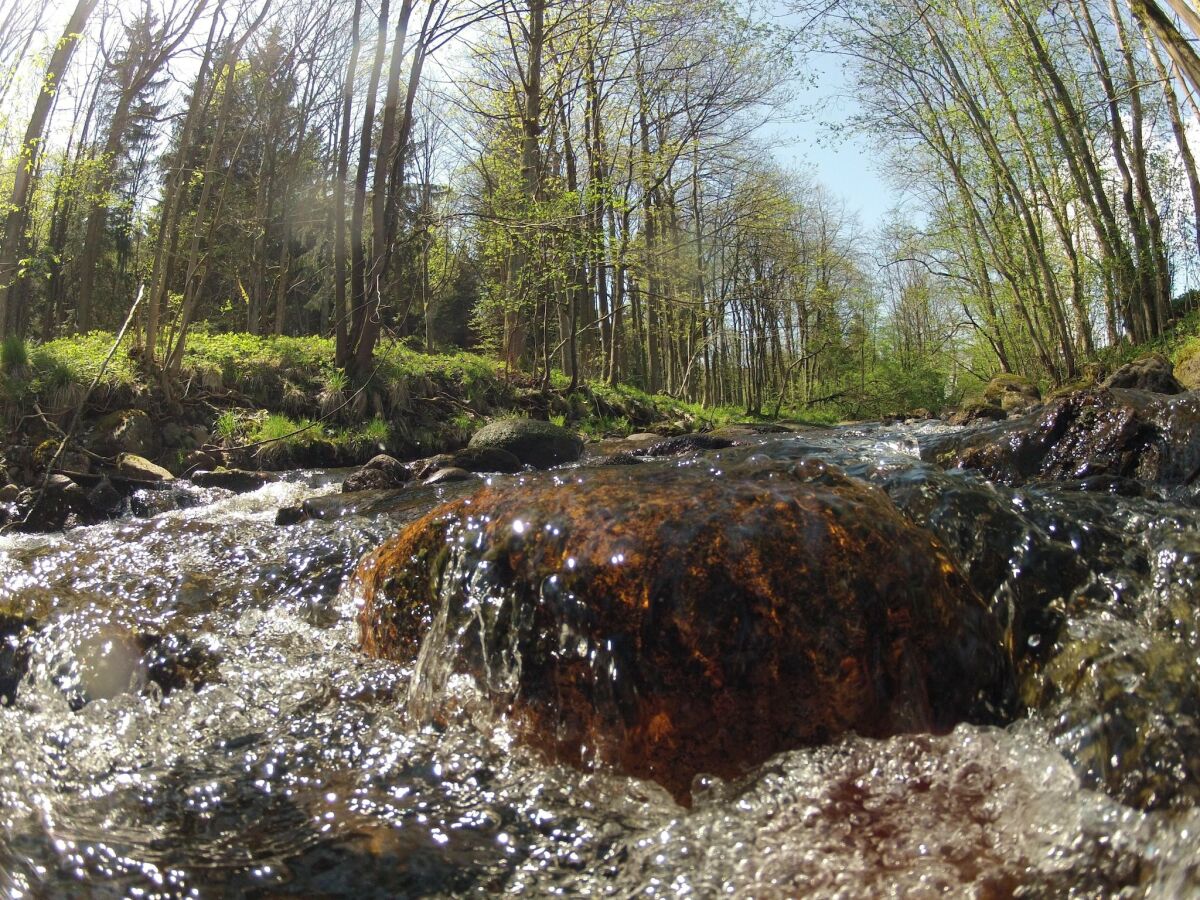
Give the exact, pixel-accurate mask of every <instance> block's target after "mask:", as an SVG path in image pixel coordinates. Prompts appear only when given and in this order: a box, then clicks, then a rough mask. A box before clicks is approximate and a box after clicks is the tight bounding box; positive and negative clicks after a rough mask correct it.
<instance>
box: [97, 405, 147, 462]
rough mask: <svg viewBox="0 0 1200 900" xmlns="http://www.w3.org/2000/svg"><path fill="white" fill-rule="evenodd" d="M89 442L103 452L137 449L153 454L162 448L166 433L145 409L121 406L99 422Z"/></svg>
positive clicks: (100, 452) (114, 454)
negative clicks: (161, 431)
mask: <svg viewBox="0 0 1200 900" xmlns="http://www.w3.org/2000/svg"><path fill="white" fill-rule="evenodd" d="M88 444H89V447H90V449H91V450H92V451H93V452H94V453H98V454H100V455H101V456H116V455H118V454H120V453H134V454H136V455H138V456H148V457H149V456H155V455H156V454H157V453H158V452H159V451H160V450H161V449H162V435H161V433H160V431H159V429H158V427H157V426H155V424H154V422H153V421H152V420H151V418H150V416H149V414H148V413H147V412H146V411H145V410H142V409H121V410H117V411H116V412H112V413H109V414H108V415H106V416H104V417H103V418H101V419H99V420H98V421H97V422H96V424H95V425H94V426H93V428H92V437H91V439H90V441H89V442H88Z"/></svg>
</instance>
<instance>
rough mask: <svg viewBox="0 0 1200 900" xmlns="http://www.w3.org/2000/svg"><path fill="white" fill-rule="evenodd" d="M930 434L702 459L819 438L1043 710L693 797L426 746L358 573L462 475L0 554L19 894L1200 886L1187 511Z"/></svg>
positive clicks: (1040, 891) (230, 501)
mask: <svg viewBox="0 0 1200 900" xmlns="http://www.w3.org/2000/svg"><path fill="white" fill-rule="evenodd" d="M932 430H933V427H932V426H924V430H921V429H917V430H913V429H890V430H886V429H878V428H871V427H863V428H859V429H840V430H838V431H834V432H829V431H822V432H813V433H812V434H806V435H801V436H791V437H771V438H764V439H762V443H761V445H760V446H755V447H752V448H741V449H734V450H727V451H719V452H713V453H708V454H704V455H702V456H701V457H699V458H694V459H692V460H690V461H685V462H683V463H682V464H686V465H697V466H707V467H711V468H713V469H715V470H720V469H721V467H722V462H723V461H724V462H725V463H726V464H727V463H728V462H729V461H730V460H732V459H735V458H736V459H741V458H744V457H747V456H751V455H753V454H762V455H764V456H770V457H784V458H788V457H799V456H804V455H808V454H817V455H820V456H822V457H825V458H829V459H832V460H834V461H835V462H838V463H839V464H841V465H843V466H846V467H847V468H848V469H849V470H850V471H852V472H854V473H856V474H859V475H861V476H864V477H869V478H871V479H872V480H875V481H877V482H878V483H880V484H882V485H884V486H885V488H886V489H887V490H888V491H889V493H891V494H892V496H893V498H894V499H895V500H896V502H897V504H898V505H899V506H901V508H902V509H904V510H905V512H906V514H908V515H909V516H911V517H912V518H914V519H915V520H917V521H919V522H921V523H922V524H925V525H927V526H928V527H930V528H932V529H934V530H935V531H937V532H938V533H939V534H940V535H941V536H942V537H943V539H944V540H945V541H946V542H947V543H948V544H949V545H950V546H951V547H953V548H954V549H955V551H956V552H957V554H958V555H959V557H960V560H961V562H962V564H963V566H964V569H965V570H966V571H967V572H968V574H969V576H970V578H971V580H972V582H973V583H974V584H975V585H976V587H977V588H978V589H979V590H980V591H981V593H983V594H984V595H985V596H986V597H989V598H990V599H991V601H992V603H993V605H994V606H995V608H996V609H997V611H998V612H1000V613H1002V614H1006V615H1008V616H1009V617H1010V625H1011V627H1012V628H1013V633H1014V635H1019V636H1020V637H1021V639H1022V641H1023V642H1024V643H1025V645H1026V646H1028V647H1029V651H1028V658H1029V660H1030V662H1029V664H1028V667H1027V672H1028V677H1027V678H1026V680H1025V683H1024V686H1023V692H1024V699H1025V702H1026V703H1027V704H1028V705H1029V706H1031V707H1033V708H1035V710H1036V711H1035V712H1034V713H1033V714H1031V715H1030V716H1029V717H1028V718H1026V719H1023V720H1022V721H1020V722H1018V723H1016V724H1014V725H1012V726H1010V727H1009V728H1007V729H986V728H975V727H960V728H959V729H957V730H955V731H954V732H953V733H952V734H950V735H946V736H943V737H928V736H920V735H918V736H902V737H896V738H892V739H889V740H886V741H871V740H866V739H860V738H855V737H850V738H847V739H845V740H843V741H840V742H838V743H836V744H835V745H833V746H829V747H824V748H818V749H811V750H799V751H794V752H790V753H785V754H781V755H779V756H776V757H774V758H773V759H771V760H770V761H768V762H767V763H766V764H764V765H763V766H762V767H761V768H760V769H759V770H757V771H756V772H754V773H752V774H751V775H750V776H748V777H746V778H744V779H742V780H741V781H739V782H736V783H723V782H720V781H718V780H715V779H705V778H700V779H698V780H697V784H696V787H695V803H694V805H693V807H692V808H691V809H686V810H685V809H683V808H681V807H679V806H677V805H676V804H675V803H674V802H673V801H672V800H671V798H670V796H669V795H668V794H667V793H666V792H665V791H664V790H662V788H660V787H658V786H657V785H655V784H652V783H648V782H639V781H635V780H633V779H629V778H623V777H619V776H616V775H612V774H605V773H599V774H590V775H585V774H581V773H579V772H577V771H575V770H573V769H569V768H563V767H557V766H550V765H547V764H545V763H544V762H542V761H540V760H539V759H537V758H536V757H534V756H533V755H531V754H530V753H529V752H527V751H523V750H522V749H521V748H520V747H519V746H511V745H509V744H508V742H506V741H505V740H504V739H503V732H502V730H501V731H498V732H497V733H495V734H493V735H490V736H488V737H484V736H482V735H481V734H480V733H479V732H478V731H476V730H475V729H473V728H472V727H470V726H469V725H467V724H465V723H457V722H450V723H448V724H447V725H446V726H445V727H442V728H440V729H433V728H426V729H423V730H422V729H418V728H416V727H415V726H413V725H412V724H410V723H409V721H408V720H407V719H406V717H405V713H404V698H405V697H406V696H407V694H408V685H409V678H410V675H411V672H409V671H406V670H405V669H403V668H401V667H398V666H395V665H392V664H389V663H384V662H380V661H378V660H372V659H368V658H366V657H365V656H363V655H362V654H360V653H358V652H357V650H356V647H357V635H356V633H355V625H354V613H355V604H356V599H357V598H356V591H355V586H354V585H353V584H352V583H350V581H351V579H350V578H349V577H348V576H349V573H351V572H352V571H353V568H354V565H355V563H356V562H357V560H358V558H359V557H360V556H361V555H362V553H363V552H365V551H366V550H367V549H369V548H371V547H372V546H374V545H375V544H377V543H378V542H379V541H380V540H382V539H383V538H384V537H385V536H387V535H389V534H391V533H393V532H394V531H395V529H396V528H397V527H399V526H400V525H401V524H402V523H404V522H406V521H409V520H411V519H413V518H415V517H416V516H418V515H420V514H421V513H423V512H425V511H426V510H427V509H429V508H430V507H431V506H432V505H433V504H435V503H436V502H438V500H439V499H441V498H446V497H448V496H450V495H451V494H450V493H449V492H455V493H457V492H460V491H462V490H463V489H464V488H463V487H462V486H460V485H448V486H446V487H441V488H419V489H413V490H410V491H408V492H405V493H403V494H401V495H399V498H398V499H397V500H395V501H394V502H393V503H392V504H391V506H390V508H389V509H388V511H387V512H385V513H378V514H375V515H373V516H371V517H361V516H348V517H344V518H340V519H324V520H310V521H306V522H302V523H300V524H298V525H294V526H289V527H287V528H282V527H278V526H276V525H274V517H275V512H276V510H277V509H278V508H280V507H281V506H286V505H294V504H296V503H298V502H299V501H300V500H302V499H304V498H307V497H312V496H315V495H319V494H324V493H329V492H331V491H333V490H335V489H336V488H335V487H334V486H333V485H332V484H331V482H330V479H328V478H324V477H321V476H317V475H313V476H308V477H301V476H296V477H295V478H294V479H293V480H292V481H289V482H284V483H278V484H272V485H268V486H266V487H264V488H262V489H261V490H259V491H257V492H255V493H253V494H248V495H243V496H241V497H230V496H228V495H224V494H220V493H219V492H217V493H215V494H213V495H211V496H212V497H215V498H217V499H215V500H214V501H213V502H210V503H208V504H206V505H203V506H199V507H195V508H191V509H185V510H176V511H171V512H165V513H160V514H159V515H157V516H155V517H153V518H150V519H144V520H125V521H120V522H115V523H111V524H108V525H103V526H98V527H95V528H87V529H78V530H75V531H72V532H70V533H68V534H66V535H49V536H42V535H27V536H13V537H5V538H3V539H0V541H2V543H0V551H2V552H0V610H3V611H6V612H7V613H9V614H13V615H17V616H19V617H33V618H35V619H37V620H38V623H39V625H38V627H37V629H36V630H34V631H32V632H30V631H28V630H21V629H15V630H14V631H13V635H14V636H13V637H12V638H11V641H12V642H13V643H12V645H11V647H10V648H9V649H12V647H17V646H18V645H20V646H23V643H22V642H28V648H27V649H28V673H27V675H26V676H25V678H24V680H23V681H22V682H21V683H20V684H19V686H18V689H17V692H16V698H15V702H14V703H13V704H12V705H11V706H3V707H0V757H2V758H3V759H4V760H5V761H6V764H5V766H4V767H3V768H0V889H3V891H4V892H5V893H7V894H9V895H14V896H16V895H26V896H36V895H44V894H46V893H54V894H63V893H68V894H69V893H87V894H99V895H103V896H123V895H130V896H139V897H152V896H189V895H200V896H205V895H209V896H211V895H230V894H232V895H238V894H251V895H264V896H266V895H269V896H277V895H280V894H298V895H306V896H307V895H313V894H318V895H319V894H331V893H334V894H342V893H351V892H353V893H354V894H357V895H361V896H363V897H368V896H380V897H383V896H396V895H423V896H450V895H455V896H460V895H464V894H466V895H469V894H484V893H494V892H498V891H500V892H511V893H523V894H525V895H527V896H543V895H547V894H552V893H567V894H583V895H603V894H610V895H615V896H630V895H633V894H635V893H636V894H641V895H647V896H664V895H670V896H689V895H690V896H713V895H716V894H721V893H727V894H733V895H739V896H751V895H752V896H760V897H763V896H768V897H769V896H781V897H783V896H797V895H807V896H845V897H858V896H885V895H894V896H906V897H907V896H925V895H928V896H934V895H941V894H944V893H946V892H947V891H949V892H951V893H954V894H963V893H969V894H971V895H974V896H981V897H1001V896H1008V895H1011V894H1013V893H1014V892H1019V893H1020V894H1021V895H1022V896H1032V897H1043V896H1044V897H1059V896H1068V895H1072V894H1074V895H1077V896H1096V895H1098V894H1101V895H1104V894H1116V893H1123V895H1125V894H1128V895H1131V896H1132V895H1151V896H1163V897H1169V896H1180V895H1184V894H1188V893H1195V892H1196V891H1197V890H1198V889H1200V872H1197V870H1196V865H1197V863H1196V860H1197V859H1200V855H1198V854H1197V851H1198V850H1200V839H1198V838H1197V834H1198V833H1200V814H1197V812H1196V811H1195V809H1194V808H1193V806H1194V802H1195V796H1196V794H1195V789H1196V785H1197V784H1200V777H1198V776H1200V771H1198V770H1197V767H1196V764H1195V754H1196V753H1197V752H1200V734H1198V733H1197V731H1196V717H1197V714H1198V711H1197V708H1196V698H1197V697H1200V683H1198V682H1200V674H1198V672H1200V666H1198V665H1197V662H1198V658H1197V657H1198V654H1200V627H1198V624H1197V621H1196V613H1195V605H1196V602H1195V598H1196V596H1197V594H1196V585H1197V579H1200V514H1197V513H1196V512H1195V511H1193V510H1189V509H1183V508H1181V507H1174V506H1168V505H1165V504H1162V503H1158V502H1156V501H1154V500H1151V499H1146V498H1139V497H1126V496H1121V495H1120V494H1119V493H1112V492H1108V491H1102V492H1093V491H1087V490H1084V491H1079V490H1069V489H1065V488H1063V487H1055V488H1046V487H1041V488H1031V489H1029V490H1023V491H1011V490H1000V489H994V488H992V487H990V486H988V485H986V484H984V483H981V482H980V481H979V480H978V479H976V478H973V477H971V476H966V475H963V474H962V473H948V474H943V473H939V472H937V471H936V470H933V469H931V468H929V467H927V466H925V465H924V464H922V463H920V462H919V459H918V457H917V448H918V442H919V441H920V440H922V439H923V438H924V436H925V435H926V434H927V433H931V432H932ZM677 464H681V463H679V462H674V461H664V462H655V463H646V465H677ZM582 477H586V473H584V474H583V475H582ZM714 477H721V476H719V475H714ZM1075 487H1077V486H1075ZM14 621H15V620H14ZM1040 642H1044V645H1039V643H1040ZM4 660H5V657H4V656H3V652H2V651H0V669H3V667H4V665H5V664H6V663H5V661H4ZM164 660H165V662H164ZM164 673H166V674H164ZM2 675H3V673H2V672H0V680H2ZM779 702H786V698H779Z"/></svg>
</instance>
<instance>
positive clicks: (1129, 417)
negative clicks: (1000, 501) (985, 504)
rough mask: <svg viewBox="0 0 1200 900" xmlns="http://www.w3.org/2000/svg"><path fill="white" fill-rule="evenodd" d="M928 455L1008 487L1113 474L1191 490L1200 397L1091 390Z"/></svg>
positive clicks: (934, 446)
mask: <svg viewBox="0 0 1200 900" xmlns="http://www.w3.org/2000/svg"><path fill="white" fill-rule="evenodd" d="M923 455H925V456H926V458H931V459H935V460H936V461H937V462H939V463H941V464H942V465H946V466H961V467H962V468H967V469H976V470H978V471H980V472H982V473H983V474H984V475H985V476H986V477H988V478H990V479H992V480H993V481H997V482H1000V483H1002V484H1008V485H1018V484H1024V483H1026V482H1028V481H1030V480H1034V479H1055V480H1076V479H1085V478H1092V477H1096V476H1107V477H1115V478H1131V479H1136V480H1137V481H1139V482H1142V483H1145V484H1150V485H1160V486H1165V487H1170V488H1177V489H1187V488H1189V486H1191V485H1193V483H1194V482H1195V480H1196V476H1197V474H1198V473H1200V396H1197V395H1195V394H1192V393H1188V394H1180V395H1177V396H1174V397H1168V396H1164V395H1161V394H1152V393H1148V392H1145V391H1135V390H1127V389H1122V388H1112V389H1108V388H1091V389H1088V390H1083V391H1078V392H1076V393H1074V394H1070V395H1068V396H1066V397H1060V398H1058V399H1055V400H1052V401H1051V402H1050V403H1048V404H1046V405H1045V406H1044V407H1042V408H1041V409H1040V410H1038V411H1037V412H1035V413H1032V414H1030V415H1028V416H1025V417H1023V418H1020V419H1016V420H1011V421H1008V422H1005V423H1004V424H1002V425H997V426H993V427H991V428H985V429H981V430H979V431H975V432H970V433H963V434H952V435H947V436H944V437H943V438H940V439H938V440H935V441H932V442H930V443H929V444H928V445H927V446H926V448H925V450H924V451H923Z"/></svg>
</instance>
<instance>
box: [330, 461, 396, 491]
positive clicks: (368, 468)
mask: <svg viewBox="0 0 1200 900" xmlns="http://www.w3.org/2000/svg"><path fill="white" fill-rule="evenodd" d="M412 479H413V473H412V472H411V471H410V470H409V468H408V466H406V465H404V463H402V462H400V460H398V459H396V458H395V457H392V456H388V455H387V454H386V453H380V454H379V455H378V456H374V457H372V458H371V459H370V460H369V461H368V462H367V463H366V465H364V466H363V467H362V468H361V469H359V470H358V471H357V472H355V473H354V474H353V475H351V476H350V477H349V478H347V479H346V480H345V481H344V482H342V492H343V493H348V492H350V491H365V490H378V489H385V488H394V487H400V486H401V485H404V484H407V483H408V482H410V481H412Z"/></svg>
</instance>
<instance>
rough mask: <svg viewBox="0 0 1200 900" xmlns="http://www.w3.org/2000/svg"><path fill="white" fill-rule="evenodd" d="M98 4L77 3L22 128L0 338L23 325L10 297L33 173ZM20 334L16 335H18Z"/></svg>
mask: <svg viewBox="0 0 1200 900" xmlns="http://www.w3.org/2000/svg"><path fill="white" fill-rule="evenodd" d="M97 2H98V0H79V2H78V3H77V4H76V5H75V10H74V11H73V12H72V13H71V18H70V19H69V20H68V21H67V26H66V28H65V29H63V36H62V38H60V39H59V41H58V44H57V46H55V48H54V53H53V54H52V55H51V57H50V62H49V63H47V64H46V71H45V73H44V74H43V76H42V84H41V89H40V90H39V91H38V95H37V100H36V101H35V102H34V105H33V112H32V114H31V115H30V117H29V124H28V125H26V127H25V138H24V140H23V141H22V142H21V156H20V158H19V159H18V161H17V169H16V173H15V175H14V177H13V189H12V194H11V196H10V199H9V205H8V215H7V216H6V217H5V222H4V246H3V247H0V337H7V336H8V335H9V334H10V333H13V332H12V331H10V329H9V321H10V319H16V320H17V321H22V320H23V319H24V316H23V315H20V314H19V311H17V313H18V314H16V315H14V311H13V310H12V309H10V295H11V293H12V288H13V285H14V282H15V281H16V279H17V274H18V266H19V265H20V260H21V247H22V244H23V240H22V239H23V237H24V234H25V227H26V223H27V221H28V218H29V202H30V199H31V198H32V196H33V192H34V187H35V174H34V173H35V172H36V166H37V162H38V154H39V152H40V150H41V145H42V143H43V141H44V140H45V135H46V125H47V122H48V121H49V118H50V110H51V108H52V107H53V105H54V98H55V96H56V94H57V92H58V85H59V84H61V83H62V79H63V75H64V73H65V72H66V70H67V65H68V63H70V61H71V55H72V54H73V53H74V52H75V46H76V44H78V42H79V36H80V35H81V34H82V32H83V29H84V27H85V26H86V25H87V20H88V18H89V17H90V16H91V14H92V10H94V9H95V8H96V4H97ZM18 333H19V332H18Z"/></svg>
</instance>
